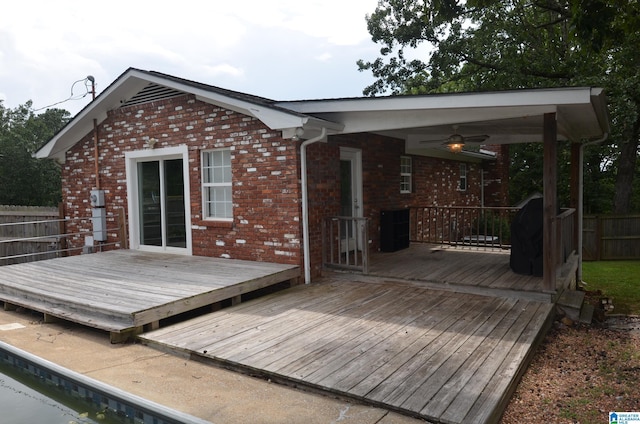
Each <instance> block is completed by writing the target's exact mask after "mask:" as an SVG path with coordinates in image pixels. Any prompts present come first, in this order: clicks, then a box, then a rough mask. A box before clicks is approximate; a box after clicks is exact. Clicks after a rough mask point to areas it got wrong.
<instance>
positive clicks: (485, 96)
mask: <svg viewBox="0 0 640 424" xmlns="http://www.w3.org/2000/svg"><path fill="white" fill-rule="evenodd" d="M590 103H591V88H588V87H587V88H585V87H571V88H553V89H537V90H514V91H494V92H482V93H453V94H433V95H420V96H394V97H372V98H355V99H335V100H308V101H291V102H278V103H276V106H280V107H284V108H287V109H290V110H294V111H297V112H300V113H311V114H321V113H339V112H373V111H388V112H391V111H401V110H433V109H460V108H486V107H509V106H513V107H523V106H543V105H569V104H590Z"/></svg>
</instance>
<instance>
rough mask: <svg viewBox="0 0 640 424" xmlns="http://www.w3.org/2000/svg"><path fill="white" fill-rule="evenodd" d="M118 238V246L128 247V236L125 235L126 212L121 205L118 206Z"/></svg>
mask: <svg viewBox="0 0 640 424" xmlns="http://www.w3.org/2000/svg"><path fill="white" fill-rule="evenodd" d="M118 238H119V239H120V248H121V249H128V248H129V237H128V235H127V214H126V212H125V210H124V208H123V207H120V208H118Z"/></svg>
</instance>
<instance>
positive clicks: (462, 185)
mask: <svg viewBox="0 0 640 424" xmlns="http://www.w3.org/2000/svg"><path fill="white" fill-rule="evenodd" d="M458 190H460V191H467V164H466V163H461V164H460V182H459V183H458Z"/></svg>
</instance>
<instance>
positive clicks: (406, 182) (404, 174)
mask: <svg viewBox="0 0 640 424" xmlns="http://www.w3.org/2000/svg"><path fill="white" fill-rule="evenodd" d="M400 193H411V158H410V157H409V156H400Z"/></svg>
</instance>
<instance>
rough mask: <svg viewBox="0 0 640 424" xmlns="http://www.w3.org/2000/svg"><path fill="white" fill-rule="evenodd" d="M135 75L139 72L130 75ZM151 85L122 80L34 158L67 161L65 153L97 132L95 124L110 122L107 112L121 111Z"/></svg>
mask: <svg viewBox="0 0 640 424" xmlns="http://www.w3.org/2000/svg"><path fill="white" fill-rule="evenodd" d="M130 73H132V74H135V71H130ZM147 84H148V81H145V80H144V79H141V78H137V77H135V76H130V77H125V76H123V77H121V78H120V80H119V81H116V82H115V83H114V84H112V85H111V86H109V87H108V88H107V89H106V90H105V91H104V92H102V93H101V94H100V96H98V98H97V99H96V100H94V101H93V102H91V103H89V104H88V105H87V106H86V107H85V108H84V109H82V110H81V111H80V112H79V113H78V114H77V115H76V116H74V117H73V119H72V120H71V121H70V122H69V123H68V124H67V125H66V126H65V127H64V128H62V129H61V130H60V131H59V132H58V133H57V134H55V135H54V136H53V137H52V138H51V140H49V142H47V144H45V145H44V146H42V147H41V148H40V149H38V151H36V153H35V154H34V157H36V158H40V159H44V158H54V159H57V160H59V161H64V157H65V152H66V151H67V150H69V149H70V148H71V147H72V146H73V145H74V144H75V143H77V142H78V141H80V139H82V138H83V137H85V136H86V135H87V134H89V132H91V131H92V130H93V120H94V119H95V120H96V122H97V123H98V124H99V123H100V122H102V121H104V120H105V119H106V118H107V112H108V111H110V110H113V109H116V108H118V107H119V106H120V105H121V104H122V103H123V102H124V101H126V100H127V99H128V98H129V97H131V96H133V95H135V94H136V93H138V92H139V91H140V90H142V89H143V88H144V87H145V86H146V85H147Z"/></svg>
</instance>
